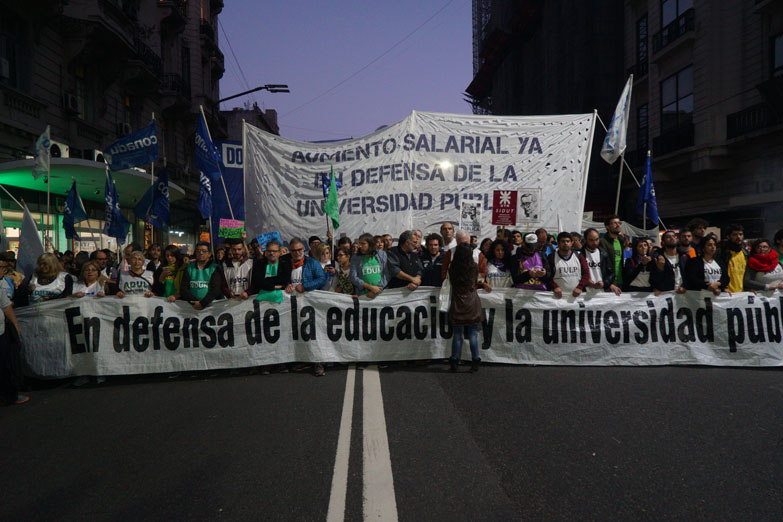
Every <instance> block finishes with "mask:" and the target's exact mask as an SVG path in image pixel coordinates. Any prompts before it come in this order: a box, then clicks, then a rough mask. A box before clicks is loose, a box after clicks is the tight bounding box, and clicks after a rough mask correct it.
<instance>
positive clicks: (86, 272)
mask: <svg viewBox="0 0 783 522" xmlns="http://www.w3.org/2000/svg"><path fill="white" fill-rule="evenodd" d="M105 284H106V276H105V275H103V274H101V269H100V268H99V267H98V264H97V263H96V262H94V261H87V262H86V263H84V264H83V265H82V269H81V272H80V273H79V280H78V281H76V282H75V283H74V284H73V294H71V297H103V296H105V295H106V288H105Z"/></svg>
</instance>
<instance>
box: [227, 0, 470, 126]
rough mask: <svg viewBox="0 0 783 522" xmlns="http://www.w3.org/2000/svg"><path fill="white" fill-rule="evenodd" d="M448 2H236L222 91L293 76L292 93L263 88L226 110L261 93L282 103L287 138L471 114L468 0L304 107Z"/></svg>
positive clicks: (268, 102) (263, 102)
mask: <svg viewBox="0 0 783 522" xmlns="http://www.w3.org/2000/svg"><path fill="white" fill-rule="evenodd" d="M447 2H448V0H440V1H437V2H421V1H420V0H399V1H397V2H367V1H341V2H323V1H315V0H303V1H298V0H288V1H280V0H267V1H264V2H257V1H253V0H231V1H228V2H226V3H225V8H224V10H223V12H222V13H221V14H220V16H219V17H218V19H219V21H220V23H221V25H222V26H223V29H222V30H220V32H219V39H220V48H221V50H222V51H223V53H224V54H225V64H226V72H225V75H224V76H223V78H222V80H221V82H220V94H221V97H226V96H230V95H232V94H236V93H239V92H242V91H245V90H248V89H249V88H254V87H257V86H259V85H264V84H268V83H285V84H288V85H289V87H290V88H291V93H290V94H282V93H281V94H271V93H269V92H267V91H260V92H257V93H254V94H252V95H248V96H244V97H242V98H237V99H235V100H230V101H229V102H226V103H224V104H223V105H222V106H221V108H222V109H224V110H225V109H230V108H232V107H239V106H241V105H242V104H243V103H244V102H245V101H250V102H251V103H252V102H253V101H257V102H258V104H259V106H261V107H262V108H264V109H275V110H277V112H278V116H279V118H278V122H279V124H280V134H281V135H282V136H285V137H287V138H291V139H296V140H302V141H315V140H329V139H341V138H350V137H359V136H363V135H365V134H369V133H370V132H373V131H374V130H375V129H377V128H378V127H379V126H381V125H389V124H392V123H394V122H397V121H399V120H401V119H403V118H405V117H406V116H407V115H408V114H410V112H411V111H412V110H420V111H431V112H454V113H470V106H469V105H468V104H467V103H466V102H464V101H463V100H462V92H463V91H464V90H465V88H466V87H467V86H468V84H469V83H470V81H471V79H472V50H471V49H472V47H471V7H470V2H468V1H467V0H453V1H452V2H451V3H450V4H449V5H448V7H446V8H445V9H444V10H443V11H442V12H440V14H438V15H437V16H436V17H435V18H433V19H432V20H430V21H429V22H427V23H426V24H425V25H424V26H422V27H421V28H420V29H419V30H418V31H417V32H416V33H415V34H413V35H412V36H411V37H410V38H408V39H407V40H405V41H404V42H403V43H401V44H400V45H398V46H397V47H395V48H394V49H393V50H392V51H391V52H389V53H388V54H386V55H385V56H384V57H383V58H381V59H380V60H378V61H377V62H375V63H373V64H372V65H371V66H369V67H368V68H367V69H365V70H364V71H362V72H361V73H360V74H358V75H357V76H355V77H354V78H352V79H350V80H348V81H347V82H346V83H345V84H343V85H341V86H340V87H338V88H337V89H335V90H334V91H332V92H330V93H329V94H327V95H325V96H323V97H321V98H319V99H318V100H316V101H314V102H312V103H310V104H308V105H306V106H304V107H301V108H299V109H296V108H297V107H298V106H300V105H302V104H303V103H305V102H307V101H309V100H311V99H312V98H315V97H316V96H319V95H320V94H322V93H324V92H325V91H327V90H329V89H331V88H332V87H334V86H335V85H336V84H338V83H340V82H341V81H343V80H345V79H346V78H348V77H349V76H351V75H352V74H354V73H355V72H356V71H358V70H359V69H361V68H362V67H364V66H365V65H367V64H368V63H369V62H371V61H372V60H374V59H375V58H377V57H378V56H379V55H381V54H382V53H384V52H385V51H387V50H388V49H389V48H390V47H392V46H393V45H394V44H395V43H397V42H398V41H399V40H401V39H403V38H404V37H405V36H406V35H408V34H409V33H410V32H411V31H413V30H414V29H415V28H416V27H418V26H419V25H421V24H422V23H423V22H424V21H425V20H427V19H428V18H429V17H431V16H432V15H433V14H434V13H436V12H437V11H438V10H439V9H441V8H442V7H443V6H444V5H446V4H447ZM223 30H225V33H227V34H228V41H226V37H225V34H224V32H223ZM229 42H230V44H231V46H232V47H233V50H234V53H235V54H236V57H237V59H238V60H239V63H240V65H241V66H242V70H243V71H244V74H245V77H246V78H247V84H245V82H244V81H243V79H242V76H241V75H240V72H239V69H238V67H237V64H236V61H235V60H234V57H233V55H232V53H231V49H230V48H229ZM248 85H249V86H248ZM295 109H296V110H295Z"/></svg>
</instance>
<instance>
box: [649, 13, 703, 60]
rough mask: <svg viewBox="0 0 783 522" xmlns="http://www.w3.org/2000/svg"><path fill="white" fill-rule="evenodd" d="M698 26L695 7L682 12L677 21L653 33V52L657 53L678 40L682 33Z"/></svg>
mask: <svg viewBox="0 0 783 522" xmlns="http://www.w3.org/2000/svg"><path fill="white" fill-rule="evenodd" d="M695 27H696V23H695V15H694V10H693V8H691V9H688V10H687V11H685V12H684V13H682V14H681V15H680V16H679V17H677V19H676V20H675V21H673V22H672V23H670V24H669V25H667V26H666V27H664V28H663V29H661V30H660V31H658V32H657V33H655V34H654V35H653V38H652V44H653V53H657V52H658V51H660V50H661V49H663V48H664V47H666V46H668V45H669V44H671V43H672V42H674V41H676V40H677V39H678V38H680V37H681V36H682V35H684V34H686V33H688V32H689V31H693V30H694V28H695Z"/></svg>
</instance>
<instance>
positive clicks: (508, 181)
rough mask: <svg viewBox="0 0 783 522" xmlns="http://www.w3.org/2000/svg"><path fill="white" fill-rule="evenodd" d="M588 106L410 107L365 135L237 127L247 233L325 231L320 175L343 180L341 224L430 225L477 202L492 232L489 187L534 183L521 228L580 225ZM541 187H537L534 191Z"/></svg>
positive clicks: (367, 228) (366, 227)
mask: <svg viewBox="0 0 783 522" xmlns="http://www.w3.org/2000/svg"><path fill="white" fill-rule="evenodd" d="M594 122H595V118H594V115H593V114H575V115H559V116H478V115H463V114H439V113H430V112H416V111H414V112H413V113H411V115H410V116H408V117H407V118H405V119H404V120H402V121H400V122H398V123H396V124H394V125H390V126H388V127H384V128H382V129H380V130H378V131H376V132H375V133H373V134H370V135H368V136H364V137H362V138H357V139H352V140H346V141H336V142H328V143H306V142H298V141H292V140H288V139H286V138H282V137H280V136H277V135H274V134H270V133H267V132H265V131H262V130H260V129H257V128H255V127H253V126H251V125H248V124H245V126H244V131H243V134H244V152H245V163H244V168H245V208H246V212H245V215H246V219H245V221H246V226H247V228H248V231H249V233H248V235H249V236H250V237H253V236H255V235H256V234H259V233H262V232H268V231H272V230H279V231H280V233H281V235H282V237H283V239H285V240H288V239H289V238H291V237H292V236H305V237H307V236H309V235H311V234H319V235H321V232H322V231H325V228H326V224H325V222H326V220H325V218H324V211H323V203H324V195H323V190H322V181H321V180H322V178H321V176H322V174H329V172H330V169H331V167H334V172H335V176H336V177H337V178H338V180H339V181H340V182H341V183H342V188H341V189H340V190H339V192H338V194H339V196H338V199H339V206H340V229H339V232H340V233H345V234H347V235H348V236H349V237H351V238H355V237H357V236H358V235H359V234H360V233H363V232H370V233H373V234H381V233H387V232H388V233H391V234H393V235H397V234H399V233H400V232H402V231H403V230H406V229H412V228H419V229H422V230H423V231H424V232H425V233H426V232H436V231H437V230H438V228H439V227H440V224H441V223H442V222H443V221H446V220H451V221H452V222H454V223H455V224H456V223H458V222H459V212H460V208H461V203H462V202H464V201H477V202H480V203H481V206H482V209H483V212H482V215H481V227H480V228H481V231H482V234H481V235H482V236H492V237H494V233H493V232H491V230H492V228H493V227H492V225H491V219H492V212H491V210H492V193H493V191H495V190H525V189H527V190H532V191H535V192H536V193H540V198H541V199H540V201H538V202H537V205H536V208H538V209H540V215H536V216H532V215H529V214H530V213H531V210H530V208H529V206H528V207H525V208H520V209H519V212H518V213H517V215H518V216H519V217H520V218H521V222H524V223H525V225H524V226H523V228H524V227H527V229H529V230H531V231H532V230H534V229H535V228H536V227H538V226H544V227H546V228H547V229H549V230H555V229H556V228H557V227H558V225H560V226H562V227H564V229H566V230H581V227H580V224H581V222H582V209H583V207H584V189H585V186H586V182H587V170H588V163H589V159H590V158H589V154H590V144H591V141H592V136H593V128H594ZM539 191H540V192H539Z"/></svg>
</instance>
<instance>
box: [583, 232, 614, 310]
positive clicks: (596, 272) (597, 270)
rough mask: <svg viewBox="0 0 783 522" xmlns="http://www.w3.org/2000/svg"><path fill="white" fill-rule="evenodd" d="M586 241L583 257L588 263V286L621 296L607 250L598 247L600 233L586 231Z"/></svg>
mask: <svg viewBox="0 0 783 522" xmlns="http://www.w3.org/2000/svg"><path fill="white" fill-rule="evenodd" d="M584 240H585V247H584V250H582V257H583V258H584V260H585V262H586V263H587V268H588V272H589V274H590V275H589V280H588V281H587V286H588V287H590V288H595V289H597V290H601V289H603V290H604V291H605V292H614V293H615V295H620V294H621V293H622V292H621V291H620V287H619V286H617V285H616V284H614V280H615V276H614V263H612V260H611V259H610V258H609V254H607V253H606V250H604V249H602V248H599V246H598V245H599V243H600V238H599V235H598V231H597V230H596V229H594V228H588V229H587V230H585V235H584Z"/></svg>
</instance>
